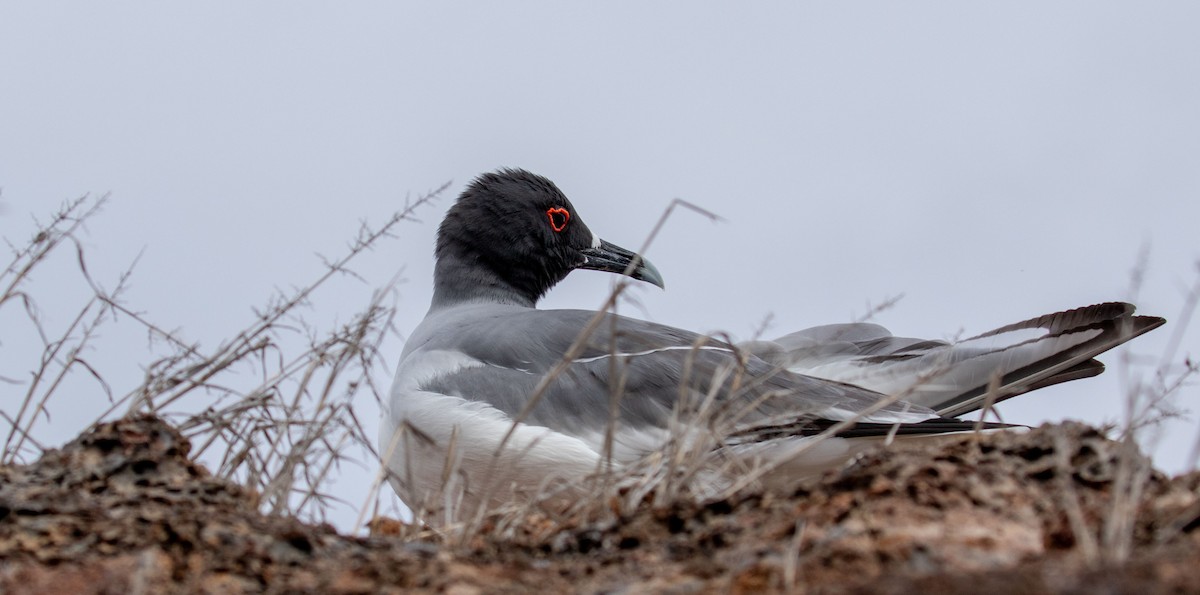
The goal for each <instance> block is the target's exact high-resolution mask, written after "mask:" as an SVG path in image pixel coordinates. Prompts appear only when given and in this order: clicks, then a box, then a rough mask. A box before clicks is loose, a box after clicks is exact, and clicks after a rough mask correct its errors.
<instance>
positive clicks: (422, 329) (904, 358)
mask: <svg viewBox="0 0 1200 595" xmlns="http://www.w3.org/2000/svg"><path fill="white" fill-rule="evenodd" d="M436 256H437V263H436V267H435V272H434V297H433V302H432V304H431V306H430V310H429V313H428V314H427V315H426V317H425V319H424V320H423V321H422V322H421V324H420V325H419V326H418V327H417V328H416V329H415V330H414V331H413V333H412V335H411V336H410V337H409V339H408V341H407V343H406V344H405V348H404V352H403V354H402V355H401V360H400V366H399V368H398V370H397V374H396V381H395V384H394V386H393V388H392V393H391V396H390V398H389V399H388V402H387V403H385V411H384V423H383V425H382V428H381V437H380V447H381V452H382V454H383V457H384V460H385V463H386V464H387V467H388V469H389V471H390V472H391V474H390V477H389V479H390V480H391V482H392V484H393V486H394V487H395V488H396V489H397V491H398V493H400V495H401V496H402V498H404V499H405V501H406V502H407V503H409V504H410V505H411V506H423V505H427V504H429V503H430V500H431V499H434V500H437V504H438V507H441V508H443V509H446V510H451V509H453V510H454V511H457V512H459V513H463V512H467V511H471V510H475V509H476V507H478V506H479V505H481V504H486V503H492V504H495V503H500V502H505V501H509V500H512V499H514V498H522V497H529V495H530V494H531V493H536V492H537V491H538V490H539V488H540V486H543V485H545V484H546V483H547V482H548V481H550V480H551V479H554V478H560V479H565V480H568V481H571V482H575V481H577V480H579V479H580V478H582V477H584V476H586V475H588V474H591V473H594V472H596V471H598V470H602V469H610V468H612V467H620V466H623V465H626V464H629V463H632V462H634V461H636V460H638V459H640V458H642V457H645V456H646V455H650V454H653V453H655V452H656V451H657V450H658V449H659V448H661V447H662V446H663V445H664V444H665V443H666V442H667V440H668V439H670V438H671V437H672V432H676V433H678V432H680V431H681V430H680V428H681V427H682V428H685V430H682V431H683V432H684V433H685V434H686V433H687V432H688V431H691V430H687V429H686V428H691V429H692V430H696V431H701V430H703V431H709V432H717V431H719V433H721V435H722V436H724V437H723V438H721V439H720V441H719V443H718V444H716V445H715V446H713V448H715V449H716V450H717V451H719V452H721V453H722V456H725V457H726V458H729V457H733V458H735V459H736V458H742V459H744V460H745V462H746V464H747V465H748V466H751V467H752V466H754V465H757V464H758V463H759V462H761V461H763V460H765V459H770V458H772V457H776V458H780V459H781V460H782V462H785V463H786V465H784V466H782V467H780V469H781V472H780V473H778V474H777V476H779V477H781V478H783V479H789V478H793V477H795V478H798V477H802V476H807V475H812V474H815V473H819V472H820V471H821V470H823V469H828V468H829V467H831V466H834V465H837V464H840V463H841V462H844V461H845V460H847V459H848V458H849V457H851V456H852V455H853V454H854V453H855V452H857V451H858V450H861V449H862V448H865V446H866V445H867V444H870V443H871V442H873V441H878V440H880V439H882V438H884V437H888V438H889V439H890V437H891V436H894V435H899V436H904V437H907V436H924V435H931V436H936V435H943V434H948V433H954V432H961V431H964V430H969V429H972V428H974V427H975V424H974V423H973V422H967V421H959V420H955V419H948V418H947V417H946V416H951V415H960V414H962V413H966V412H969V411H973V410H976V409H978V408H979V407H981V406H982V405H983V403H984V398H983V395H984V393H985V392H986V391H987V389H988V387H989V385H990V384H994V385H995V386H997V387H998V390H996V391H994V393H993V396H995V397H996V398H997V399H1004V398H1008V397H1011V396H1013V395H1016V394H1019V393H1021V392H1024V391H1028V390H1032V389H1034V388H1039V387H1041V386H1047V385H1050V384H1054V383H1057V382H1062V381H1066V380H1071V379H1075V378H1082V377H1086V376H1088V375H1094V374H1097V373H1099V372H1100V371H1102V369H1103V366H1102V365H1101V364H1099V363H1098V362H1096V361H1095V360H1093V359H1091V358H1092V357H1093V356H1095V355H1096V354H1098V353H1101V352H1103V351H1105V350H1107V349H1110V348H1112V347H1114V346H1116V345H1119V344H1121V343H1123V342H1125V341H1127V340H1129V339H1131V338H1133V337H1135V336H1137V335H1139V334H1141V333H1144V332H1147V331H1149V330H1151V329H1153V328H1155V327H1157V326H1159V325H1161V324H1162V323H1163V321H1162V319H1159V318H1152V317H1139V316H1133V307H1132V306H1129V305H1127V304H1100V305H1097V306H1089V307H1086V308H1079V309H1076V310H1070V311H1066V312H1060V313H1057V314H1052V315H1048V316H1044V317H1040V318H1036V319H1031V320H1029V321H1025V322H1022V323H1017V324H1015V325H1009V326H1007V327H1003V328H1000V329H997V330H995V331H992V332H989V333H985V334H983V335H979V336H977V337H973V338H971V339H968V340H966V341H962V342H959V343H956V344H949V343H946V342H941V341H927V340H919V339H906V338H901V337H894V336H892V335H891V334H890V333H889V332H887V330H886V329H884V328H883V327H881V326H878V325H872V324H848V325H831V326H825V327H817V328H813V329H808V330H805V331H800V332H797V333H793V334H790V335H786V336H784V337H780V338H779V339H776V340H774V341H757V342H750V343H746V344H742V345H729V344H727V343H724V342H722V341H719V340H717V339H714V338H711V337H704V336H701V335H699V334H696V333H693V332H690V331H686V330H682V329H677V328H672V327H669V326H665V325H660V324H654V323H651V322H646V321H642V320H637V319H632V318H627V317H621V316H616V315H613V314H601V315H599V316H601V319H600V321H599V324H597V325H594V326H593V327H591V331H590V332H589V333H587V334H586V337H585V341H584V343H583V344H582V347H581V349H579V350H578V351H577V352H575V353H573V354H570V355H569V357H568V352H569V351H570V350H571V348H572V346H573V344H575V342H576V340H577V339H579V338H580V337H581V334H582V333H583V331H584V329H585V328H587V327H588V325H589V322H591V321H592V320H593V318H594V317H595V316H597V313H595V312H589V311H582V310H550V311H546V310H537V309H535V305H536V303H537V301H538V300H539V299H540V298H541V297H542V296H543V295H544V294H545V293H546V291H548V290H549V289H550V288H551V287H553V286H554V285H555V284H556V283H558V282H559V281H561V280H562V279H563V278H564V277H566V275H567V274H569V273H570V272H571V271H572V270H575V269H580V268H582V269H592V270H600V271H607V272H613V273H621V274H627V275H629V276H630V277H633V278H634V279H639V280H643V281H646V282H649V283H653V284H655V285H658V286H660V287H661V286H662V285H663V282H662V277H661V275H659V273H658V271H657V270H656V269H655V268H654V267H653V266H652V265H651V264H650V263H649V262H647V261H646V260H645V259H643V258H642V257H641V256H640V255H638V254H635V253H633V252H630V251H628V250H625V249H623V248H620V247H619V246H616V245H614V244H611V243H608V242H606V241H604V240H601V239H600V238H598V237H597V236H596V235H595V234H593V233H592V232H591V230H590V229H588V227H587V226H586V225H585V224H584V223H583V221H582V220H581V219H580V217H579V215H578V213H577V212H576V211H575V208H574V206H573V205H572V204H571V203H570V201H569V200H567V198H566V196H565V195H564V194H563V193H562V192H561V191H560V190H559V189H558V188H557V186H555V185H554V184H553V183H552V182H550V181H549V180H547V179H545V178H543V177H540V176H536V175H534V174H531V173H529V172H526V171H523V170H501V171H498V172H495V173H489V174H484V175H482V176H480V177H479V178H477V179H476V180H474V181H473V182H472V183H471V184H470V185H468V187H467V188H466V190H464V191H463V193H462V195H461V196H460V197H459V199H458V201H457V202H456V203H455V205H454V206H453V207H451V209H450V211H449V212H448V213H447V215H446V218H445V219H444V221H443V222H442V225H441V227H440V228H439V233H438V243H437V250H436ZM848 420H849V421H856V422H858V423H857V425H852V426H847V427H842V426H837V427H839V428H841V431H840V432H839V433H838V435H837V436H836V437H834V438H829V439H826V440H822V441H812V436H814V435H815V434H818V433H821V432H823V431H826V430H828V429H830V428H833V427H835V424H836V423H837V422H842V421H848ZM984 427H986V428H1001V427H1005V426H1004V425H1003V424H985V426H984ZM798 444H809V445H811V446H813V448H803V449H797V448H796V445H798ZM795 453H803V454H802V455H798V456H797V455H796V454H795ZM783 459H785V460H783ZM732 479H733V478H729V477H724V478H723V477H720V476H719V474H715V475H712V476H707V477H705V478H704V481H709V482H712V483H713V484H714V485H716V484H721V483H722V482H729V481H731V480H732Z"/></svg>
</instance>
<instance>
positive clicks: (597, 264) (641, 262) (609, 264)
mask: <svg viewBox="0 0 1200 595" xmlns="http://www.w3.org/2000/svg"><path fill="white" fill-rule="evenodd" d="M583 257H584V258H583V263H581V264H580V265H579V266H577V267H575V268H579V269H592V270H594V271H608V272H610V273H620V274H622V275H626V274H627V275H629V276H630V277H633V278H634V279H637V280H638V281H645V282H647V283H653V284H654V285H657V286H659V287H661V288H663V289H666V286H665V285H663V279H662V275H660V274H659V273H658V269H656V268H654V265H652V264H650V261H648V260H646V259H645V258H642V255H640V254H637V253H635V252H630V251H629V250H626V249H624V248H622V247H620V246H618V245H616V244H610V243H608V242H606V241H604V240H600V247H599V248H588V249H586V250H583Z"/></svg>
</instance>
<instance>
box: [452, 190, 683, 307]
mask: <svg viewBox="0 0 1200 595" xmlns="http://www.w3.org/2000/svg"><path fill="white" fill-rule="evenodd" d="M436 255H437V268H436V271H435V273H434V285H435V294H434V302H435V304H436V303H439V302H449V301H460V300H464V299H468V300H469V299H491V300H495V301H505V302H511V301H516V302H519V303H522V304H525V305H530V306H532V305H533V304H534V303H536V302H537V300H538V299H539V298H541V297H542V295H544V294H545V293H546V292H547V291H548V290H549V289H550V288H551V287H553V286H554V285H555V284H556V283H558V282H559V281H562V280H563V278H564V277H566V276H567V274H568V273H570V272H571V271H572V270H575V269H581V268H582V269H595V270H601V271H609V272H616V273H624V272H625V271H626V270H627V269H630V268H631V267H630V265H631V264H632V265H633V266H632V269H631V270H630V272H629V276H631V277H633V278H634V279H640V280H643V281H647V282H650V283H653V284H655V285H658V286H659V287H662V284H663V283H662V277H660V276H659V274H658V271H657V270H655V269H654V266H653V265H651V264H650V263H649V262H647V261H646V260H645V259H643V258H641V257H640V256H638V255H637V254H634V253H633V252H630V251H628V250H625V249H624V248H621V247H619V246H615V245H613V244H610V243H608V242H605V241H603V240H600V239H599V238H597V237H596V236H595V235H594V234H593V233H592V231H591V230H590V229H588V227H587V225H584V223H583V220H582V219H581V218H580V217H579V215H578V214H577V213H576V212H575V207H574V206H573V205H572V204H571V201H569V200H567V197H566V196H565V195H563V193H562V191H561V190H559V189H558V187H557V186H555V185H554V183H553V182H551V181H550V180H547V179H546V178H543V177H542V176H539V175H535V174H532V173H529V172H527V171H525V170H521V169H502V170H499V171H496V172H492V173H486V174H483V175H481V176H479V177H478V178H475V180H473V181H472V182H471V183H470V184H469V185H468V186H467V188H466V190H464V191H463V193H462V194H461V195H459V197H458V201H457V202H456V203H455V204H454V206H452V207H451V208H450V211H449V212H447V213H446V218H445V219H444V220H443V221H442V225H441V227H440V228H438V241H437V253H436ZM635 261H636V264H634V263H635Z"/></svg>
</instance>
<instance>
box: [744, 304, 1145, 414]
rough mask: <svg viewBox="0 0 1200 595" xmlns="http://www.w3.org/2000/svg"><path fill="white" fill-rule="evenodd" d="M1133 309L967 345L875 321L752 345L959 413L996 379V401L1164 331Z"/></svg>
mask: <svg viewBox="0 0 1200 595" xmlns="http://www.w3.org/2000/svg"><path fill="white" fill-rule="evenodd" d="M1133 312H1134V307H1133V306H1132V305H1130V304H1125V303H1104V304H1096V305H1093V306H1085V307H1082V308H1076V309H1073V310H1066V311H1063V312H1056V313H1054V314H1047V315H1045V316H1039V317H1037V318H1032V319H1029V320H1025V321H1022V322H1018V323H1014V324H1010V325H1007V326H1004V327H1001V328H998V329H996V330H993V331H989V332H987V333H983V334H981V335H978V336H975V337H971V338H969V339H965V340H963V341H961V342H958V343H953V344H952V343H947V342H944V341H928V340H922V339H909V338H904V337H894V336H892V334H891V333H889V332H888V331H887V329H885V328H883V327H882V326H879V325H876V324H865V323H858V324H836V325H828V326H822V327H815V328H812V329H807V330H803V331H799V332H796V333H792V334H790V335H786V336H784V337H780V338H779V339H776V340H775V341H758V342H753V343H747V344H745V345H744V348H746V349H749V350H751V351H753V352H754V353H755V354H757V355H759V357H762V358H764V359H766V360H767V361H769V362H771V363H773V364H775V365H779V366H783V367H786V368H788V369H789V370H791V371H793V372H796V373H800V374H808V375H812V376H817V377H821V378H828V379H831V380H840V381H842V382H849V383H852V384H855V385H859V386H863V387H867V388H870V389H873V390H877V391H879V392H882V393H886V394H900V395H902V398H904V399H905V400H908V401H912V402H914V403H919V404H921V405H924V406H927V407H929V408H931V409H933V410H935V411H937V412H938V413H939V414H940V415H945V416H957V415H963V414H965V413H970V412H971V411H974V410H977V409H979V408H980V407H982V404H983V402H984V400H985V396H986V394H987V390H988V386H989V383H990V382H991V381H992V379H993V378H995V379H996V380H997V381H998V382H997V391H996V392H997V394H996V400H997V401H1000V400H1004V399H1007V398H1010V397H1013V396H1016V395H1019V394H1022V393H1024V392H1028V391H1030V390H1035V389H1038V388H1042V387H1045V386H1050V385H1052V384H1058V383H1060V382H1066V381H1069V380H1076V379H1079V378H1087V377H1090V376H1095V375H1097V374H1099V373H1101V372H1103V371H1104V365H1103V364H1101V363H1100V362H1099V361H1096V360H1094V359H1092V358H1093V357H1095V356H1096V355H1099V354H1100V353H1103V352H1104V351H1107V350H1109V349H1112V348H1113V347H1116V346H1117V345H1120V344H1122V343H1124V342H1126V341H1129V340H1130V339H1133V338H1134V337H1137V336H1138V335H1141V334H1143V333H1146V332H1149V331H1151V330H1153V329H1155V328H1158V327H1159V326H1161V325H1162V324H1163V323H1164V322H1165V321H1164V320H1163V319H1162V318H1157V317H1153V316H1134V315H1133Z"/></svg>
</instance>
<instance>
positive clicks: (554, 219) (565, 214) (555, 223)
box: [546, 207, 571, 232]
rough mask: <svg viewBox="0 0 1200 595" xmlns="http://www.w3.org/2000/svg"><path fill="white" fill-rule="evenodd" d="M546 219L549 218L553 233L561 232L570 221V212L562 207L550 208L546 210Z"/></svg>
mask: <svg viewBox="0 0 1200 595" xmlns="http://www.w3.org/2000/svg"><path fill="white" fill-rule="evenodd" d="M546 217H549V218H550V227H551V228H553V229H554V231H557V232H561V231H562V230H564V229H566V228H567V223H568V222H570V221H571V212H570V211H568V210H566V209H564V208H562V207H550V208H549V209H546Z"/></svg>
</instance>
